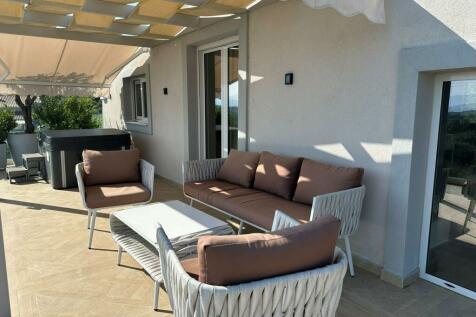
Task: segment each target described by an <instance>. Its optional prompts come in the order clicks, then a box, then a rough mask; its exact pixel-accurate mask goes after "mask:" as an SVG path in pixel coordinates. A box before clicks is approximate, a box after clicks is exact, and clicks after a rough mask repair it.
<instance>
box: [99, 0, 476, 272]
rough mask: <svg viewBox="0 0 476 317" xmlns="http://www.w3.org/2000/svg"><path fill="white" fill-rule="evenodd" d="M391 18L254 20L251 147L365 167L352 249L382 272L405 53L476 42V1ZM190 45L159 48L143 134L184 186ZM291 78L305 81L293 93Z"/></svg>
mask: <svg viewBox="0 0 476 317" xmlns="http://www.w3.org/2000/svg"><path fill="white" fill-rule="evenodd" d="M386 13H387V24H385V25H377V24H372V23H370V22H369V21H368V20H367V19H366V18H365V17H363V16H355V17H351V18H346V17H343V16H341V15H339V14H338V13H337V12H335V11H334V10H332V9H324V10H318V11H315V10H311V9H310V8H308V7H306V6H305V5H304V4H303V3H302V1H300V0H290V1H287V2H277V3H275V4H272V5H269V6H266V7H263V8H260V9H257V10H255V11H252V12H251V13H250V16H249V69H250V72H251V85H250V87H249V106H248V129H249V130H248V132H249V134H248V135H249V146H250V149H251V150H263V149H268V150H271V151H274V152H277V153H282V154H288V155H302V156H305V157H309V158H313V159H319V160H323V161H327V162H333V163H335V164H342V165H351V166H361V167H363V168H365V170H366V172H365V179H364V182H365V184H366V185H367V186H368V191H367V192H368V194H367V197H366V202H365V206H364V210H363V215H362V221H361V227H360V230H359V231H358V233H357V234H356V235H355V237H353V239H352V246H353V250H354V251H355V253H356V254H357V255H360V256H361V258H363V259H366V260H368V261H370V262H372V263H374V264H376V265H379V266H380V265H382V263H383V256H384V243H385V227H386V211H387V196H388V193H387V192H388V184H389V173H390V164H391V157H392V142H393V141H396V142H402V144H404V145H405V144H406V143H405V142H407V141H408V140H394V135H393V122H394V112H395V104H396V98H397V79H398V73H399V52H400V50H401V49H402V48H405V47H412V46H420V45H425V44H431V43H439V42H445V41H450V40H455V39H461V38H463V39H464V40H467V41H471V40H474V39H476V24H475V23H474V16H476V5H475V3H474V0H455V1H451V2H448V1H446V0H417V1H413V0H387V1H386ZM205 31H206V30H205ZM185 44H186V43H185ZM185 44H184V40H183V39H179V40H177V41H174V42H171V43H167V44H164V45H161V46H160V47H158V48H154V49H153V50H152V52H151V81H152V94H153V95H152V102H153V110H152V111H153V117H154V135H153V136H147V135H138V134H136V135H135V140H136V142H137V145H138V146H139V147H141V148H142V149H143V150H144V151H145V155H146V158H148V159H150V160H151V161H152V162H153V163H154V164H156V166H157V167H158V171H159V174H161V175H163V176H165V177H167V178H170V179H172V180H175V181H180V179H181V175H180V173H181V171H180V164H181V162H182V160H183V159H184V158H186V156H187V155H186V151H185V150H184V148H186V147H187V144H186V143H187V134H184V132H183V131H184V129H186V122H185V121H186V118H187V113H186V112H185V111H184V109H185V108H186V107H187V106H188V105H185V104H184V103H185V102H187V101H186V98H184V97H183V95H181V93H182V91H180V90H181V88H182V89H186V86H184V82H185V81H186V77H185V74H186V70H185V69H183V67H184V59H183V58H181V57H180V56H181V55H182V54H183V50H184V48H183V47H182V46H183V45H185ZM448 58H452V57H448ZM289 71H292V72H294V78H295V84H294V85H293V86H284V83H283V82H284V74H285V73H286V72H289ZM163 87H168V88H169V95H168V96H163V95H161V91H162V88H163ZM113 91H114V90H113ZM116 94H117V90H115V92H114V93H113V101H112V102H113V103H116V102H117V96H116ZM116 109H117V108H116ZM105 116H106V117H107V116H108V112H106V111H105ZM114 116H116V118H117V115H116V114H114ZM190 135H191V136H193V135H194V131H190ZM409 146H410V147H411V141H410V144H409ZM404 154H405V153H402V155H404Z"/></svg>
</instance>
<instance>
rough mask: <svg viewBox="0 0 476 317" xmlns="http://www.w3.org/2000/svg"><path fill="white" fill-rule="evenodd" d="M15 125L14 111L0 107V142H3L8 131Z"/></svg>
mask: <svg viewBox="0 0 476 317" xmlns="http://www.w3.org/2000/svg"><path fill="white" fill-rule="evenodd" d="M16 127H17V122H16V121H15V113H14V112H13V110H12V109H10V108H7V107H6V106H5V107H1V108H0V143H3V142H5V140H6V139H7V137H8V132H10V131H11V130H13V129H15V128H16Z"/></svg>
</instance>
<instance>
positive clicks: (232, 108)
mask: <svg viewBox="0 0 476 317" xmlns="http://www.w3.org/2000/svg"><path fill="white" fill-rule="evenodd" d="M238 56H239V49H238V46H234V47H230V48H229V49H228V152H229V151H230V150H231V149H237V148H238V105H239V104H238Z"/></svg>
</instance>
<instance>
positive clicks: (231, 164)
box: [217, 150, 259, 188]
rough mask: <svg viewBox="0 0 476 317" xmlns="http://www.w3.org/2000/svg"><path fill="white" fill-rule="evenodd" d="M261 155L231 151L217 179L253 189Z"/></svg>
mask: <svg viewBox="0 0 476 317" xmlns="http://www.w3.org/2000/svg"><path fill="white" fill-rule="evenodd" d="M258 160H259V153H257V152H243V151H237V150H231V152H230V154H229V155H228V157H227V159H226V160H225V163H223V166H222V167H221V168H220V171H219V172H218V175H217V179H220V180H223V181H227V182H230V183H233V184H236V185H240V186H243V187H247V188H249V187H251V184H252V183H253V179H254V177H255V172H256V166H258Z"/></svg>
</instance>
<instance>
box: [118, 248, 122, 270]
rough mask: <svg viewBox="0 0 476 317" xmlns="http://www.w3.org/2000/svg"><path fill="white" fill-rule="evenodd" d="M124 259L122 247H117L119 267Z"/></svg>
mask: <svg viewBox="0 0 476 317" xmlns="http://www.w3.org/2000/svg"><path fill="white" fill-rule="evenodd" d="M121 259H122V247H121V246H120V245H118V246H117V265H121Z"/></svg>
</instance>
